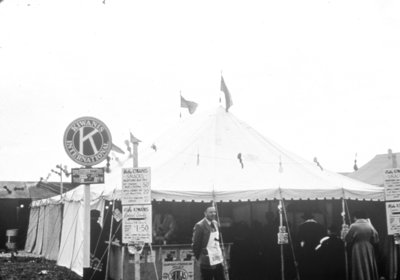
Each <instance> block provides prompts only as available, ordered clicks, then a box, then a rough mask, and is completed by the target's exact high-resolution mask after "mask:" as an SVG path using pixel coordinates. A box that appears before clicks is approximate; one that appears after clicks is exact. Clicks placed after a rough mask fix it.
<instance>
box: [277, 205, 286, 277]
mask: <svg viewBox="0 0 400 280" xmlns="http://www.w3.org/2000/svg"><path fill="white" fill-rule="evenodd" d="M278 210H279V231H280V229H282V227H283V215H282V199H280V200H279V205H278ZM278 234H279V233H278ZM278 241H279V240H278ZM279 243H280V244H279V245H280V247H281V248H280V249H281V279H282V280H285V256H284V254H283V242H279Z"/></svg>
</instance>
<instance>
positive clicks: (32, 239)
mask: <svg viewBox="0 0 400 280" xmlns="http://www.w3.org/2000/svg"><path fill="white" fill-rule="evenodd" d="M38 223H39V207H32V208H31V211H30V213H29V226H28V233H27V236H26V242H25V251H26V252H28V253H31V252H32V250H33V248H34V246H35V243H36V236H37V229H38Z"/></svg>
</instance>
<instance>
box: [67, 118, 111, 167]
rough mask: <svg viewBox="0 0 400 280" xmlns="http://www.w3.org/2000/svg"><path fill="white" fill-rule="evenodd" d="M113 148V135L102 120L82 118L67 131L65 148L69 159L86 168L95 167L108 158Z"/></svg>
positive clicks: (75, 121) (74, 122)
mask: <svg viewBox="0 0 400 280" xmlns="http://www.w3.org/2000/svg"><path fill="white" fill-rule="evenodd" d="M111 147H112V142H111V133H110V130H109V129H108V128H107V126H106V125H105V124H104V123H103V122H102V121H100V120H98V119H95V118H92V117H82V118H79V119H76V120H74V121H73V122H72V123H71V124H70V125H69V126H68V127H67V129H66V130H65V133H64V148H65V151H66V152H67V154H68V155H69V157H70V158H71V159H72V160H73V161H75V162H76V163H79V164H82V165H84V166H93V165H96V164H98V163H100V162H102V161H103V160H105V159H106V158H107V156H108V153H109V152H110V150H111Z"/></svg>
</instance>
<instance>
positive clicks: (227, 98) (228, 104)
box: [221, 76, 233, 112]
mask: <svg viewBox="0 0 400 280" xmlns="http://www.w3.org/2000/svg"><path fill="white" fill-rule="evenodd" d="M221 91H222V92H223V93H224V94H225V104H226V106H225V110H226V111H227V112H228V110H229V108H230V107H231V106H232V105H233V102H232V96H231V94H230V92H229V90H228V87H227V86H226V84H225V81H224V77H222V76H221Z"/></svg>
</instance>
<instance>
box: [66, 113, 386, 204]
mask: <svg viewBox="0 0 400 280" xmlns="http://www.w3.org/2000/svg"><path fill="white" fill-rule="evenodd" d="M151 146H152V147H151ZM112 158H113V159H114V161H113V162H112V163H113V165H112V173H111V174H106V178H105V184H104V185H92V186H91V193H92V200H96V199H98V198H100V197H102V198H105V199H109V200H111V199H114V198H115V199H120V195H121V181H122V179H121V168H122V167H124V168H127V167H132V158H126V159H125V160H121V159H118V161H116V156H115V155H114V156H113V157H112ZM139 166H141V167H146V166H149V167H151V188H152V198H153V199H154V200H166V201H172V200H174V201H211V200H216V201H241V200H242V201H246V200H251V201H254V200H265V199H280V198H283V199H341V198H342V197H345V198H346V199H360V200H383V189H382V188H381V187H377V186H372V185H370V184H366V183H363V182H360V181H357V180H354V179H351V178H349V177H346V176H343V175H340V174H338V173H335V172H331V171H328V170H325V169H323V170H322V169H321V168H320V167H319V166H318V165H317V164H316V163H314V162H310V161H306V160H304V159H302V158H300V157H298V156H297V155H295V154H293V153H291V152H289V151H287V150H285V149H284V148H282V147H280V146H279V145H278V144H276V143H274V142H273V141H271V140H269V139H267V138H265V137H264V136H262V135H260V134H259V133H258V132H257V131H255V130H254V129H253V128H251V127H250V126H249V125H247V124H246V123H244V122H242V121H240V120H238V119H237V118H236V117H235V116H234V115H233V114H232V113H230V112H226V111H225V109H224V108H223V107H219V108H217V109H216V110H213V111H212V112H207V113H203V114H195V115H193V116H190V117H188V118H187V119H185V120H181V121H180V122H179V123H178V124H177V125H176V126H175V127H173V128H171V129H169V130H167V132H166V133H164V135H162V136H161V137H160V138H159V139H157V140H156V141H155V142H154V143H152V145H145V144H144V143H141V144H140V146H139ZM82 197H83V186H81V187H78V188H77V189H75V190H73V191H71V192H69V193H67V194H66V197H65V199H66V200H74V201H76V200H81V199H82Z"/></svg>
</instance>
